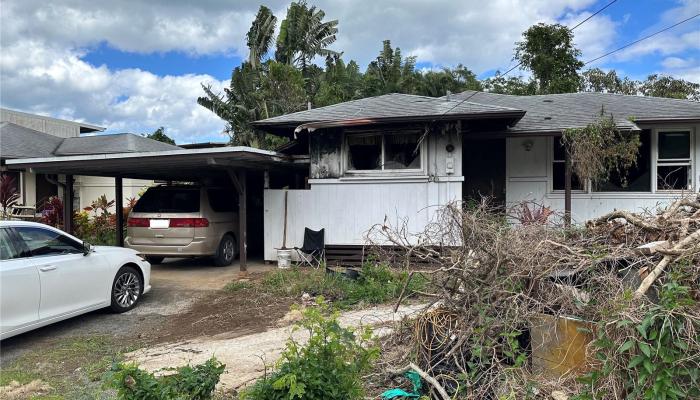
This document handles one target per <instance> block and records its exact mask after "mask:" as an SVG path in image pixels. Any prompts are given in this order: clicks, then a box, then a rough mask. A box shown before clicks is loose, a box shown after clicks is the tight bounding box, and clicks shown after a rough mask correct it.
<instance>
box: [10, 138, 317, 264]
mask: <svg viewBox="0 0 700 400" xmlns="http://www.w3.org/2000/svg"><path fill="white" fill-rule="evenodd" d="M6 165H7V167H8V168H9V169H23V170H29V171H30V172H33V173H42V174H60V175H65V177H66V183H65V185H66V187H65V190H64V199H63V204H64V205H71V206H65V207H64V218H63V221H64V230H65V231H66V232H72V230H73V227H72V225H73V221H72V215H73V209H72V208H73V207H72V205H73V196H74V193H73V176H75V175H84V176H102V177H113V178H114V184H115V198H116V204H115V205H116V209H117V210H121V209H122V208H123V195H122V193H123V192H122V190H123V189H122V188H123V186H122V179H124V178H134V179H148V180H158V181H179V182H204V181H206V180H212V179H215V180H219V181H222V180H228V181H230V182H231V184H232V186H233V187H234V188H235V190H236V193H237V194H238V210H239V218H238V219H239V236H240V237H239V238H238V244H239V255H240V270H241V272H246V271H247V269H246V267H247V255H248V238H247V232H248V225H247V219H248V218H247V214H248V208H247V201H246V199H247V191H248V175H249V174H250V173H251V172H263V173H264V176H265V184H264V186H263V187H265V188H267V187H268V184H269V174H270V173H273V172H284V173H296V172H298V173H299V174H304V171H305V169H306V170H308V157H304V156H290V155H285V154H282V153H278V152H274V151H267V150H260V149H255V148H251V147H224V148H207V149H193V150H184V149H183V150H171V151H154V152H142V153H116V154H97V155H78V156H66V157H47V158H24V159H14V160H7V161H6ZM123 227H124V218H123V215H122V213H121V212H117V213H116V230H117V232H116V233H117V243H118V244H119V245H120V246H123V245H124V234H123Z"/></svg>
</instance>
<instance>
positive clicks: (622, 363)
mask: <svg viewBox="0 0 700 400" xmlns="http://www.w3.org/2000/svg"><path fill="white" fill-rule="evenodd" d="M697 306H698V304H697V302H696V301H695V300H694V299H693V296H692V295H691V293H690V287H688V286H683V285H681V284H679V282H678V280H676V279H670V280H669V281H668V282H667V283H666V284H664V285H663V287H662V289H661V291H660V302H659V304H654V305H649V306H648V307H647V308H646V310H645V313H644V314H643V318H641V320H634V319H632V318H629V317H626V316H624V317H622V318H620V319H617V320H615V321H601V322H600V323H599V324H598V329H597V339H596V340H595V342H594V343H593V344H594V350H595V357H596V360H597V363H598V365H597V367H596V368H595V369H594V370H593V371H591V372H590V373H588V374H586V375H584V376H582V377H581V378H580V380H581V382H583V383H584V384H585V385H586V389H585V391H584V392H583V393H581V394H580V395H579V396H577V397H576V399H577V400H593V399H602V398H610V396H613V395H614V394H617V395H618V396H621V395H622V396H625V397H624V398H626V399H645V400H652V399H672V400H675V399H686V398H688V399H689V398H699V397H700V366H699V363H700V353H699V351H700V349H699V348H698V340H699V339H700V337H698V334H697V332H698V329H700V321H698V319H697V318H693V317H691V316H689V315H688V314H687V313H686V312H685V311H687V310H693V309H696V307H697ZM610 376H613V377H616V378H619V379H621V380H622V382H623V386H622V387H620V388H613V387H611V385H610V384H609V383H608V381H607V379H608V378H609V377H610ZM615 389H619V390H618V391H617V392H615V391H614V390H615ZM617 398H620V397H617Z"/></svg>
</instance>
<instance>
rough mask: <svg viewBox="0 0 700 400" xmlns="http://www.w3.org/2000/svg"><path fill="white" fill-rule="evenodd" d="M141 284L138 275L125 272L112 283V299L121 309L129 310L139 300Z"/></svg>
mask: <svg viewBox="0 0 700 400" xmlns="http://www.w3.org/2000/svg"><path fill="white" fill-rule="evenodd" d="M140 291H141V282H140V280H139V277H138V275H136V273H134V272H132V271H125V272H124V273H122V274H121V275H119V277H118V278H117V280H116V282H114V293H113V297H114V300H115V301H116V302H117V304H118V305H119V306H120V307H122V308H129V307H131V306H132V305H134V303H136V301H137V300H138V298H139V293H140Z"/></svg>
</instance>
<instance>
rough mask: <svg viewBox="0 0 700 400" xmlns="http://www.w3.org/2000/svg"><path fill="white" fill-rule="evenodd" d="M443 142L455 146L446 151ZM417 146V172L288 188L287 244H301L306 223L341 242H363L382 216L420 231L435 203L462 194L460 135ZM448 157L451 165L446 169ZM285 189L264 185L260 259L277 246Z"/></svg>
mask: <svg viewBox="0 0 700 400" xmlns="http://www.w3.org/2000/svg"><path fill="white" fill-rule="evenodd" d="M448 144H452V145H453V146H454V150H453V152H452V153H451V154H448V152H447V151H446V147H447V145H448ZM422 150H423V151H424V153H425V154H424V155H423V156H424V158H423V160H424V161H423V162H424V164H425V165H424V166H423V167H424V172H423V173H422V175H421V176H395V175H393V176H392V175H389V174H387V175H382V176H373V177H349V176H343V177H340V178H327V179H310V180H309V184H310V187H311V188H310V189H309V190H288V191H287V192H288V201H287V242H286V246H287V247H294V246H298V247H301V246H302V244H303V239H304V228H305V227H308V228H310V229H314V230H318V229H321V228H324V229H325V232H326V236H325V241H326V243H327V244H340V245H362V244H365V235H366V233H367V231H368V230H369V229H370V228H371V227H372V226H374V225H375V224H381V223H384V221H385V219H386V221H387V223H389V224H391V225H393V226H401V225H403V224H404V223H405V224H406V227H407V228H408V232H409V233H418V232H421V231H423V230H424V228H425V226H426V224H427V223H428V222H429V221H430V220H431V219H432V218H433V217H434V216H435V212H436V211H437V210H438V209H439V207H440V206H442V205H445V204H447V203H449V202H450V201H454V200H459V199H461V197H462V182H463V180H464V179H463V177H462V176H461V173H462V172H461V166H462V160H461V154H462V147H461V136H459V135H458V134H453V135H442V134H437V135H433V136H430V137H428V139H427V143H426V144H425V146H424V147H423V148H422ZM332 157H337V154H334V155H332ZM449 157H451V158H453V160H452V161H453V163H452V164H453V165H452V168H453V170H452V171H449V173H448V170H447V159H448V158H449ZM341 159H342V157H341ZM313 168H314V167H313V166H312V171H313ZM284 193H285V190H278V189H266V190H265V194H264V207H265V216H264V222H265V260H276V259H277V254H276V249H277V248H280V247H282V236H283V231H284Z"/></svg>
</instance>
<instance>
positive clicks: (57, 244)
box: [15, 227, 83, 256]
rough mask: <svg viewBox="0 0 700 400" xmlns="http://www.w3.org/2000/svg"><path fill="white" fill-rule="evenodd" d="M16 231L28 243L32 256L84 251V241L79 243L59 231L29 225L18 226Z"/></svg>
mask: <svg viewBox="0 0 700 400" xmlns="http://www.w3.org/2000/svg"><path fill="white" fill-rule="evenodd" d="M15 231H17V233H18V234H19V236H20V237H21V238H22V240H23V241H24V243H25V244H26V245H27V247H28V248H29V251H30V252H31V253H32V256H51V255H60V254H73V253H82V252H83V244H82V243H78V242H76V241H74V240H73V239H70V238H69V237H67V236H64V235H61V234H60V233H58V232H54V231H50V230H48V229H42V228H28V227H17V228H15Z"/></svg>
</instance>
